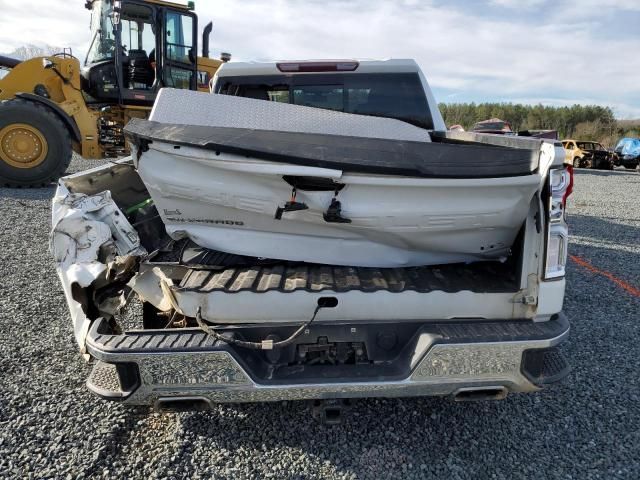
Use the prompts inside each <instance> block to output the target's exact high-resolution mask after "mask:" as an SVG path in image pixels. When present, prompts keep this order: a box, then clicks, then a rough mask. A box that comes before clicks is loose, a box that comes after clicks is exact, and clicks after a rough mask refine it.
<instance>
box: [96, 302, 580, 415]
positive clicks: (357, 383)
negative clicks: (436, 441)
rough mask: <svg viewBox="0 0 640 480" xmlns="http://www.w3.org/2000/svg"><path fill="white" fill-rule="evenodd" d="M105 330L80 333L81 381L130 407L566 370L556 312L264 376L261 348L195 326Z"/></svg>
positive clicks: (443, 330)
mask: <svg viewBox="0 0 640 480" xmlns="http://www.w3.org/2000/svg"><path fill="white" fill-rule="evenodd" d="M108 328H109V327H108V325H107V322H105V321H103V320H98V321H96V322H94V324H93V326H92V328H91V330H90V332H89V335H88V337H87V350H88V352H89V353H90V354H91V356H92V357H94V358H95V359H96V360H98V363H97V364H96V366H95V369H94V372H92V374H91V376H90V378H89V380H88V382H87V384H88V387H89V389H90V390H91V391H93V392H94V393H96V394H98V395H99V396H101V397H103V398H106V399H111V400H118V401H123V402H125V403H129V404H133V405H154V404H155V405H157V404H171V403H172V399H173V400H176V401H178V403H179V400H180V399H184V398H187V399H192V398H197V399H198V400H199V405H206V404H209V403H213V402H250V401H279V400H303V399H328V398H357V397H374V396H378V397H401V396H430V395H439V396H444V395H451V396H454V398H455V397H456V396H457V397H460V398H458V399H471V400H473V399H489V397H492V398H496V399H498V398H503V397H504V396H505V395H506V393H507V392H526V391H534V390H537V389H538V388H540V387H542V386H543V385H546V384H548V383H551V382H553V381H558V380H560V379H562V378H563V377H564V376H566V375H567V374H568V372H569V368H568V364H567V362H566V360H565V359H564V357H563V356H562V354H561V353H560V352H559V351H558V349H557V345H559V344H560V343H562V341H564V340H565V339H566V337H567V335H568V333H569V323H568V321H567V319H566V317H565V316H564V315H563V314H562V313H561V314H558V315H555V316H554V317H553V318H552V319H551V320H549V321H547V322H542V323H534V322H531V321H478V320H476V321H473V322H472V321H459V322H453V321H448V322H446V323H445V322H442V323H429V324H419V325H417V326H414V327H413V328H414V330H413V331H412V332H414V333H412V335H411V337H410V339H409V340H407V341H406V342H405V343H406V345H404V348H403V350H402V352H401V353H399V354H398V355H395V357H394V358H393V359H390V360H388V361H385V362H379V363H380V368H379V369H378V367H377V365H375V364H373V363H375V362H371V363H372V364H370V365H365V366H362V367H361V366H357V365H351V366H340V365H332V366H329V367H326V368H323V369H320V370H318V369H317V368H319V367H311V368H309V367H305V368H295V366H294V367H288V369H286V371H287V372H292V371H294V370H295V373H288V374H287V375H289V376H287V375H280V376H278V375H277V374H276V373H274V368H273V366H272V365H270V363H269V357H268V356H266V355H264V353H263V352H257V353H256V352H253V353H252V352H249V351H248V350H245V349H242V348H238V347H232V346H230V345H229V344H226V343H224V342H219V341H216V340H215V339H214V338H212V337H210V336H208V335H207V334H205V333H204V332H202V331H201V330H199V329H176V330H173V331H171V330H148V331H140V332H129V333H126V334H121V335H113V334H110V333H108V332H109V330H108ZM256 328H258V327H256ZM260 328H262V329H264V328H268V327H259V328H258V329H260ZM380 328H381V324H368V325H365V326H363V325H362V324H358V325H357V329H359V330H358V333H359V334H363V335H365V337H366V335H369V334H372V333H374V332H378V331H379V330H380ZM398 328H400V329H401V328H402V325H400V326H399V327H398ZM367 329H369V330H370V331H369V332H367ZM236 330H237V329H236ZM240 330H241V329H240ZM355 330H356V327H352V326H350V325H339V326H336V325H331V326H329V325H326V324H325V325H315V324H314V325H312V326H311V327H310V328H309V329H308V331H307V332H306V333H305V335H307V336H308V339H309V338H313V337H314V336H318V335H322V336H327V337H328V338H329V339H330V341H331V338H332V337H331V336H332V332H334V331H335V335H336V336H337V335H339V333H340V332H344V331H347V332H349V331H351V332H354V331H355ZM363 330H364V333H362V332H363ZM336 338H337V337H336ZM400 338H401V337H400ZM308 339H307V340H308ZM304 341H305V340H304V339H303V340H301V342H304ZM403 342H404V340H403ZM314 368H316V370H314ZM314 372H315V373H314ZM318 372H321V373H318ZM332 372H333V374H332ZM367 372H368V373H367ZM372 372H373V375H369V373H372ZM376 374H377V375H376ZM483 390H484V391H485V394H482V391H483ZM461 392H472V393H467V394H465V393H462V394H461ZM478 392H480V393H478ZM486 392H489V393H491V395H487V394H486ZM496 392H500V394H499V395H498V394H496ZM502 392H504V395H503V394H502ZM187 403H188V402H187Z"/></svg>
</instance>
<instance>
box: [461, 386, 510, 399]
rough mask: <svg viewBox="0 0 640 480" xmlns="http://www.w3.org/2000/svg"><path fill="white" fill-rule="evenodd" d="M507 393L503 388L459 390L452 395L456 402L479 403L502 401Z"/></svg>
mask: <svg viewBox="0 0 640 480" xmlns="http://www.w3.org/2000/svg"><path fill="white" fill-rule="evenodd" d="M508 393H509V390H507V389H506V388H505V387H503V386H498V387H470V388H461V389H460V390H458V391H457V392H456V393H455V394H454V395H453V400H454V401H456V402H481V401H486V400H504V399H505V398H506V396H507V394H508Z"/></svg>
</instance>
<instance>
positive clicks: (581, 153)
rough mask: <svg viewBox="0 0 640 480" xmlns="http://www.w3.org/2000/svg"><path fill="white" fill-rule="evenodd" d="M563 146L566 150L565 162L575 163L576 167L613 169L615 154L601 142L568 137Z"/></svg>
mask: <svg viewBox="0 0 640 480" xmlns="http://www.w3.org/2000/svg"><path fill="white" fill-rule="evenodd" d="M562 146H563V147H564V151H565V163H568V164H571V165H573V167H574V168H600V169H604V170H612V169H613V166H614V154H613V153H612V152H610V151H609V150H607V149H606V148H604V147H603V146H602V144H601V143H598V142H579V141H576V140H571V139H567V140H563V141H562Z"/></svg>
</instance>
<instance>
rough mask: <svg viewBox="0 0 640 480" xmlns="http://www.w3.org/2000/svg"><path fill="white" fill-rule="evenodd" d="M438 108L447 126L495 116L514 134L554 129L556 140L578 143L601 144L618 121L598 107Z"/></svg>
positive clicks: (468, 124)
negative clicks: (557, 138) (588, 141)
mask: <svg viewBox="0 0 640 480" xmlns="http://www.w3.org/2000/svg"><path fill="white" fill-rule="evenodd" d="M439 107H440V111H441V112H442V116H443V117H444V121H445V123H446V124H447V126H451V125H456V124H459V125H462V126H463V127H464V128H465V129H466V130H469V129H471V128H472V127H473V125H474V124H475V123H476V122H480V121H482V120H487V119H489V118H494V117H497V118H500V119H501V120H505V121H507V122H509V123H510V124H511V127H512V128H513V130H515V131H520V130H538V129H543V130H557V131H558V133H559V135H560V138H569V137H578V136H580V140H596V141H602V140H603V139H604V138H609V137H610V138H614V137H616V136H618V135H619V134H620V132H619V130H620V127H619V122H616V119H615V118H614V116H613V111H612V110H611V109H610V108H609V107H601V106H598V105H573V106H571V107H548V106H544V105H521V104H513V103H479V104H476V103H451V104H445V103H441V104H440V105H439ZM639 123H640V122H639ZM583 136H584V138H583Z"/></svg>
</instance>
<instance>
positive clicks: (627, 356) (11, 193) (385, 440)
mask: <svg viewBox="0 0 640 480" xmlns="http://www.w3.org/2000/svg"><path fill="white" fill-rule="evenodd" d="M87 166H88V162H82V163H80V162H78V161H74V162H73V163H72V165H71V169H72V170H77V169H82V168H87ZM52 194H53V188H46V189H38V190H8V189H0V236H1V242H0V244H1V245H2V249H1V250H0V279H1V285H2V295H1V296H0V335H1V336H0V384H1V387H0V388H1V390H0V426H1V430H0V477H1V478H278V479H281V478H349V479H350V478H403V479H404V478H425V477H430V476H433V477H444V478H452V479H457V478H474V479H478V478H493V479H502V478H505V479H507V478H509V479H511V478H532V477H534V476H535V477H536V478H563V479H570V478H580V479H586V478H628V479H637V478H640V402H639V400H640V385H639V380H638V376H639V375H638V356H639V354H640V329H639V325H638V323H639V320H640V315H639V314H638V312H639V311H640V309H639V307H640V299H639V298H637V297H634V296H633V295H631V294H629V293H627V292H625V291H624V290H622V289H621V288H620V287H618V286H616V285H615V284H614V283H612V282H611V280H609V279H607V278H606V277H604V276H602V275H598V274H595V273H592V272H590V271H589V270H587V269H584V268H582V267H579V266H577V264H576V263H575V262H572V263H571V264H570V265H569V271H568V276H567V278H568V285H567V293H568V295H567V299H566V304H565V305H566V313H567V314H568V315H569V317H570V319H571V320H572V328H573V330H572V336H571V340H570V343H569V344H568V345H567V347H566V350H565V351H566V352H567V353H568V355H569V356H570V358H571V362H572V364H573V366H574V371H573V373H572V375H571V377H570V378H569V379H568V380H566V381H565V382H564V383H563V384H562V385H559V386H556V387H554V388H552V389H550V390H547V391H544V392H541V393H537V394H531V395H511V396H509V397H508V398H507V400H505V401H503V402H492V403H479V404H468V403H466V404H455V403H451V402H449V401H446V400H442V399H428V398H426V399H402V400H362V401H359V402H357V403H356V404H355V407H354V410H353V412H352V415H351V416H350V417H349V418H348V419H347V420H346V422H345V423H344V424H343V425H340V426H336V427H324V426H321V425H318V424H316V423H315V422H314V421H313V420H312V418H311V417H310V415H309V410H308V409H307V405H306V404H305V403H302V402H289V403H286V404H262V405H230V406H219V407H217V408H216V409H215V410H213V411H212V412H207V413H186V414H157V413H147V412H140V411H138V412H135V411H131V410H127V409H126V408H124V407H122V406H120V405H117V404H113V403H107V402H103V401H100V400H98V399H97V398H95V397H93V396H92V395H90V394H89V393H88V392H87V391H86V390H85V387H84V381H85V378H86V377H87V374H88V372H89V368H88V366H87V365H85V363H84V362H83V361H82V360H81V358H80V356H79V355H78V354H77V350H76V346H75V344H74V341H73V337H72V330H71V325H70V322H69V320H68V313H67V307H66V305H65V303H64V298H63V295H62V291H61V288H60V286H59V284H58V280H57V277H56V275H55V273H54V268H53V265H52V262H51V260H50V256H49V253H48V251H47V234H48V230H49V221H50V220H49V202H50V197H51V195H52ZM639 205H640V175H638V174H637V173H632V172H612V173H609V172H579V173H578V174H577V177H576V193H575V194H574V195H573V197H572V199H571V205H570V212H571V226H572V233H573V235H574V237H573V240H572V246H571V253H572V254H574V255H577V256H579V257H580V258H582V259H584V260H587V261H588V262H590V263H591V264H592V265H593V266H595V267H597V268H598V269H600V270H606V271H609V272H611V273H613V274H614V275H616V276H617V277H619V278H620V279H622V280H625V281H627V282H629V283H630V284H632V285H634V286H635V287H636V288H638V286H640V261H639V260H640V245H639V242H638V240H639V239H640V211H639V210H638V206H639Z"/></svg>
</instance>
